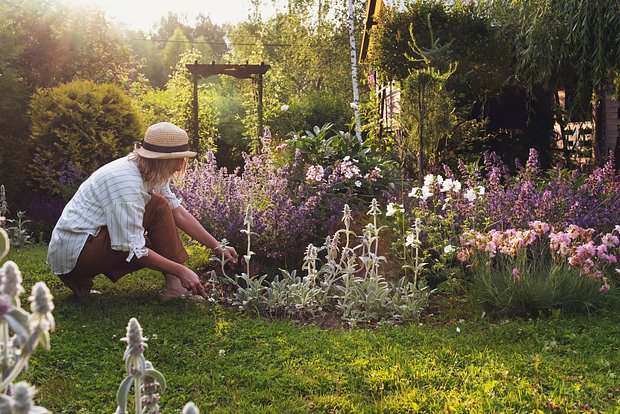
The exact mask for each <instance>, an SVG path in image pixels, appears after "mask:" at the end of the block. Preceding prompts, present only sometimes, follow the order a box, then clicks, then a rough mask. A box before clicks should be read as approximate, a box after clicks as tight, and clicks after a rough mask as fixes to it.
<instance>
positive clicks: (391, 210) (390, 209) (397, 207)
mask: <svg viewBox="0 0 620 414" xmlns="http://www.w3.org/2000/svg"><path fill="white" fill-rule="evenodd" d="M398 212H400V213H404V212H405V208H404V207H403V205H402V204H397V203H389V204H388V205H387V211H386V212H385V215H386V216H393V215H394V214H396V213H398Z"/></svg>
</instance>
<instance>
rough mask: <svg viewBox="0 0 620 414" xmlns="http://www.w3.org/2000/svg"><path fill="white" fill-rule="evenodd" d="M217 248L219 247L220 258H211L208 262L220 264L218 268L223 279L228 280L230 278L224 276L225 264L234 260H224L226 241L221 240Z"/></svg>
mask: <svg viewBox="0 0 620 414" xmlns="http://www.w3.org/2000/svg"><path fill="white" fill-rule="evenodd" d="M218 247H219V249H220V252H221V255H220V257H215V256H212V257H211V258H210V259H209V260H213V261H215V262H218V263H219V264H220V268H221V270H222V275H223V276H224V277H225V278H227V279H230V277H229V276H228V275H227V274H226V263H228V262H229V261H231V260H234V259H226V258H225V256H224V252H225V251H226V248H227V247H228V240H226V239H222V240H221V241H220V245H219V246H218Z"/></svg>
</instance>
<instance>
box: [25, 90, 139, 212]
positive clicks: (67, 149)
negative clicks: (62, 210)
mask: <svg viewBox="0 0 620 414" xmlns="http://www.w3.org/2000/svg"><path fill="white" fill-rule="evenodd" d="M30 117H31V120H32V130H31V134H30V141H29V148H30V150H31V153H32V155H33V161H32V162H31V163H30V164H29V166H28V173H29V174H30V177H29V181H30V184H31V185H32V186H33V187H34V188H35V189H37V190H43V191H45V192H50V193H51V195H53V196H55V197H59V198H62V199H64V200H65V201H66V200H68V199H69V198H70V197H71V196H72V195H73V193H74V192H75V190H76V189H77V186H78V185H79V184H80V182H81V181H82V180H83V179H84V178H86V177H87V176H88V175H89V174H91V173H92V172H93V171H94V170H96V169H97V168H98V167H100V166H101V165H102V164H105V163H107V162H109V161H111V160H113V159H115V158H118V157H120V156H122V155H124V154H126V153H128V152H129V151H130V150H131V147H132V143H133V142H134V141H135V140H140V139H141V137H142V133H143V129H144V128H143V123H142V120H141V117H140V114H139V112H138V109H137V107H136V106H135V105H134V103H133V102H132V101H131V99H130V98H129V97H127V96H126V95H125V94H124V92H123V91H122V90H121V89H120V88H119V87H117V86H115V85H111V84H95V83H93V82H89V81H83V80H78V81H73V82H70V83H67V84H65V85H61V86H59V87H56V88H50V89H42V90H40V91H38V92H37V93H36V94H35V95H34V97H33V99H32V101H31V103H30Z"/></svg>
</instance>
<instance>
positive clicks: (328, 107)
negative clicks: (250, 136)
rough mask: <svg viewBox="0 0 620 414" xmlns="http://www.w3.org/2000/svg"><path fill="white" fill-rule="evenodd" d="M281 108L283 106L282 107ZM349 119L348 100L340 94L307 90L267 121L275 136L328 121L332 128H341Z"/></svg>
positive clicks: (345, 127)
mask: <svg viewBox="0 0 620 414" xmlns="http://www.w3.org/2000/svg"><path fill="white" fill-rule="evenodd" d="M282 108H285V109H284V110H282ZM350 121H351V108H350V107H349V102H348V101H345V100H344V99H343V98H342V97H339V96H337V95H333V94H331V93H326V92H322V91H310V92H308V93H306V94H304V95H301V96H297V97H293V98H292V100H291V102H290V103H288V105H286V106H284V105H283V106H281V107H280V111H274V112H272V114H271V118H270V119H268V120H267V123H268V125H269V126H270V128H271V134H272V136H273V137H274V138H276V139H278V138H283V137H285V136H287V135H288V136H290V135H292V134H294V133H295V132H296V131H308V130H311V129H312V128H313V127H314V126H316V125H324V124H325V123H327V122H329V123H331V124H332V125H333V128H334V129H335V130H339V131H344V130H346V129H347V124H348V123H350Z"/></svg>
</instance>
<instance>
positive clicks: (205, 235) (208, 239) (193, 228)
mask: <svg viewBox="0 0 620 414" xmlns="http://www.w3.org/2000/svg"><path fill="white" fill-rule="evenodd" d="M172 216H173V217H174V222H175V224H176V225H177V227H178V228H180V229H181V230H183V231H184V232H185V233H187V234H188V235H189V236H190V237H191V238H192V239H194V240H196V241H198V242H200V243H201V244H203V245H204V246H205V247H208V248H209V249H211V250H213V251H215V252H219V253H222V251H221V249H220V242H219V241H217V240H216V239H215V237H213V236H212V235H211V234H210V233H209V232H208V231H207V230H205V228H204V227H202V225H201V224H200V222H199V221H198V220H196V218H195V217H194V216H192V215H191V214H190V213H189V212H188V211H187V210H186V209H185V207H183V206H179V207H177V208H174V209H172ZM223 253H224V259H227V260H228V259H234V258H235V257H237V251H236V250H235V248H234V247H231V246H229V247H227V248H226V250H225V251H224V252H223Z"/></svg>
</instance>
